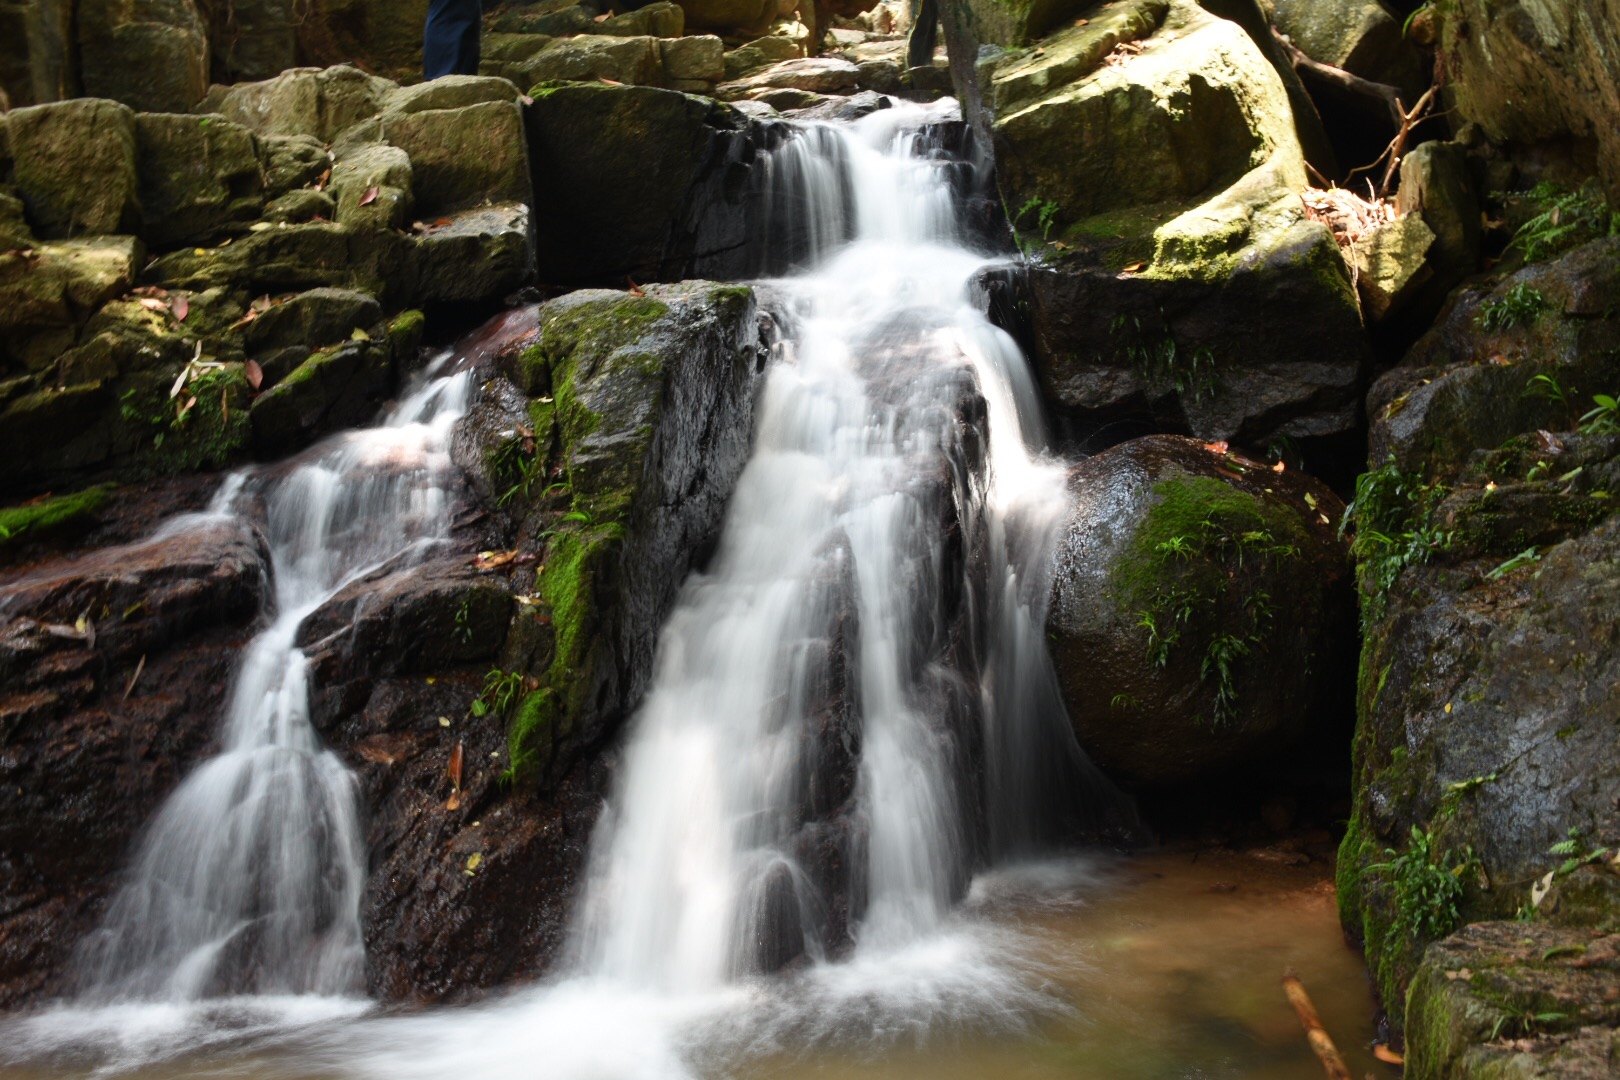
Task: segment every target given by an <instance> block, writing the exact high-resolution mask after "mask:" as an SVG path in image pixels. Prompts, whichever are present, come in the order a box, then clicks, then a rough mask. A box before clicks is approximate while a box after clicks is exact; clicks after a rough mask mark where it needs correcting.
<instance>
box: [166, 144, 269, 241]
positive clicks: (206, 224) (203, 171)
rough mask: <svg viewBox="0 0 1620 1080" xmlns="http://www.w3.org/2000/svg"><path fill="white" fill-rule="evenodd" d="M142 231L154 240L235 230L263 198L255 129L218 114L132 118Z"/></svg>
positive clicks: (200, 237)
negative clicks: (141, 209) (141, 211)
mask: <svg viewBox="0 0 1620 1080" xmlns="http://www.w3.org/2000/svg"><path fill="white" fill-rule="evenodd" d="M135 147H136V161H137V167H138V170H139V174H140V197H141V206H142V208H143V210H144V217H145V222H144V224H143V226H142V233H143V235H144V237H145V239H146V241H147V242H148V243H149V244H151V245H153V246H154V247H158V248H164V247H171V246H175V245H180V244H202V243H208V242H211V241H213V240H215V239H217V238H218V237H219V236H221V235H224V234H227V233H230V232H236V231H240V230H243V229H245V228H246V226H247V224H248V223H249V222H251V221H253V220H254V219H255V218H257V217H258V216H259V211H260V210H261V209H262V208H263V206H264V201H263V189H264V172H263V169H262V168H261V166H260V164H259V156H258V146H257V144H256V143H255V141H254V138H253V135H252V133H251V132H249V131H248V130H247V129H246V128H244V127H242V126H241V125H239V124H233V123H231V122H230V121H228V120H226V119H225V118H224V117H222V116H193V115H188V114H171V113H142V114H140V115H138V116H137V117H136V118H135Z"/></svg>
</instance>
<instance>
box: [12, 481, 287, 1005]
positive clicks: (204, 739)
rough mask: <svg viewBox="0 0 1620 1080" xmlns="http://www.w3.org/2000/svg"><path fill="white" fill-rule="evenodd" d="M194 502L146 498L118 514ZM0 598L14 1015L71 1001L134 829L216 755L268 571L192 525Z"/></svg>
mask: <svg viewBox="0 0 1620 1080" xmlns="http://www.w3.org/2000/svg"><path fill="white" fill-rule="evenodd" d="M192 488H193V489H195V485H192ZM199 496H201V497H202V498H206V491H205V490H187V489H185V488H180V489H166V488H157V489H153V490H151V491H150V492H147V493H135V494H134V495H133V497H132V498H129V499H124V500H123V503H124V506H123V508H122V509H121V510H120V512H121V513H130V514H134V515H144V516H149V517H150V516H161V515H162V514H164V513H167V512H169V511H171V510H173V509H175V508H177V507H183V506H184V505H185V504H186V503H187V502H193V503H194V502H195V501H196V499H197V498H198V497H199ZM115 501H117V500H115ZM131 503H135V504H137V505H130V504H131ZM103 512H104V513H107V514H111V513H112V512H113V511H112V508H111V507H110V506H109V507H106V508H104V511H103ZM0 593H4V595H5V597H6V600H5V602H4V604H3V605H0V687H4V689H3V690H0V782H3V783H4V784H5V790H6V792H7V810H6V814H5V816H4V821H3V822H0V1003H3V1004H5V1005H7V1006H15V1005H20V1004H23V1003H25V1002H38V1001H41V1000H44V999H46V998H48V997H54V996H62V995H65V994H66V993H67V992H69V991H70V990H71V989H72V987H71V986H70V985H69V980H70V978H71V976H72V972H73V964H72V950H73V948H74V946H75V945H76V944H77V943H78V942H79V941H81V940H83V938H84V937H85V935H87V934H88V933H89V932H90V931H92V930H93V929H94V928H95V925H96V921H97V919H98V916H99V914H100V912H101V910H102V907H103V905H104V904H105V902H106V899H107V897H108V895H109V893H110V891H111V890H112V888H113V887H114V886H115V885H116V883H117V875H118V872H119V868H120V867H121V866H122V865H123V862H124V859H125V856H126V854H127V852H128V851H129V848H130V846H131V844H132V843H133V842H134V840H135V838H136V835H137V831H138V830H139V828H140V826H141V824H142V823H143V822H144V821H146V820H147V818H148V817H149V816H150V815H151V814H152V813H153V812H154V811H155V810H156V809H157V807H158V805H159V804H160V803H161V801H162V799H163V798H164V796H166V795H167V794H168V793H169V792H170V791H171V790H172V789H173V788H174V787H175V785H176V784H178V783H179V780H180V778H181V776H182V774H183V773H184V772H185V770H186V769H187V768H188V767H189V766H190V765H191V764H192V763H193V762H195V761H196V760H198V759H199V758H200V757H201V756H202V755H203V754H204V753H205V752H206V751H207V750H208V748H209V747H210V746H211V744H212V743H213V739H214V732H215V728H216V725H217V723H218V719H219V712H220V710H221V709H222V708H223V706H224V701H225V696H226V693H227V691H228V689H229V687H230V684H231V673H232V671H233V669H234V666H235V663H236V660H237V657H238V656H239V655H240V650H241V646H242V644H243V643H244V642H245V641H246V639H247V638H248V636H249V635H250V633H251V631H252V629H253V627H254V626H255V625H256V624H257V622H258V619H259V615H260V611H261V610H262V605H263V604H264V603H265V601H266V600H267V599H268V594H269V570H268V566H267V553H266V551H265V547H264V541H263V539H262V538H261V537H260V536H259V535H258V533H257V532H256V531H255V530H253V529H252V528H251V527H249V526H248V525H246V524H245V523H242V522H235V521H228V520H225V519H221V518H207V519H200V520H199V519H193V523H192V524H191V525H189V526H187V527H184V528H179V529H175V530H172V531H169V532H168V533H166V534H164V535H160V536H152V537H150V538H148V539H145V540H140V541H136V542H133V543H129V544H126V545H122V546H114V547H107V548H102V549H99V550H96V551H92V552H89V553H82V552H74V553H72V554H69V555H60V554H53V555H52V556H51V557H50V558H48V559H47V560H46V561H44V562H43V563H36V564H34V565H32V566H30V567H27V568H24V569H20V570H3V571H0Z"/></svg>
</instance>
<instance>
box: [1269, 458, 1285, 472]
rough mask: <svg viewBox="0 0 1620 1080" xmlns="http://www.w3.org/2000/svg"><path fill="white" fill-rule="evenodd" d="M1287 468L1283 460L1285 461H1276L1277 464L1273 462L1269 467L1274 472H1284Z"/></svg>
mask: <svg viewBox="0 0 1620 1080" xmlns="http://www.w3.org/2000/svg"><path fill="white" fill-rule="evenodd" d="M1287 469H1288V463H1287V462H1285V461H1279V462H1277V464H1275V465H1273V466H1272V467H1271V471H1272V472H1275V473H1280V472H1285V471H1287Z"/></svg>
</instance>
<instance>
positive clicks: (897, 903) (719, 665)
mask: <svg viewBox="0 0 1620 1080" xmlns="http://www.w3.org/2000/svg"><path fill="white" fill-rule="evenodd" d="M935 115H936V114H931V113H929V112H927V111H923V110H914V109H904V110H894V111H891V112H883V113H878V114H876V115H874V116H872V117H869V118H867V119H866V120H864V121H862V122H860V123H859V124H857V125H854V126H853V127H848V128H838V127H816V128H811V129H808V130H807V131H805V132H803V134H802V136H801V137H799V138H795V139H792V140H790V141H788V142H787V143H786V144H785V145H784V146H782V147H780V148H779V149H778V150H777V151H776V152H775V154H774V156H773V158H772V159H771V160H770V161H768V162H767V164H766V167H767V170H768V178H769V181H770V184H771V192H770V194H771V198H770V201H769V203H768V206H767V220H766V223H765V230H764V231H765V232H766V233H767V234H770V233H772V232H774V231H776V229H773V226H776V227H777V228H780V227H781V226H782V225H783V224H786V225H787V226H788V227H789V228H790V229H791V230H792V231H793V232H794V234H795V235H796V237H797V239H798V241H799V248H800V250H802V253H803V256H804V257H805V259H806V261H807V263H808V264H809V266H810V267H811V269H810V271H809V272H807V273H804V274H801V275H799V276H796V277H792V278H789V279H786V280H785V281H783V282H782V283H780V287H781V289H782V290H783V292H784V293H785V295H786V296H787V297H788V299H789V302H790V304H791V306H792V308H793V312H794V314H795V316H796V319H797V322H798V325H797V327H796V328H794V330H793V331H792V334H791V336H792V337H793V339H794V341H795V344H796V348H794V349H793V350H792V352H791V354H790V355H789V356H788V357H787V358H786V359H785V360H783V361H782V362H780V363H778V364H777V366H776V367H775V368H774V369H773V371H772V372H771V374H770V376H769V379H768V382H767V384H766V387H765V390H764V398H763V401H762V403H761V407H760V414H759V423H758V431H757V436H756V445H755V449H754V453H753V457H752V459H751V461H750V463H749V465H748V467H747V469H746V470H745V471H744V473H743V476H742V478H741V480H740V481H739V483H738V487H737V490H736V493H735V495H734V496H733V498H732V502H731V505H730V507H729V510H728V514H727V519H726V525H725V531H724V534H723V536H722V539H721V542H720V547H719V550H718V553H717V555H716V556H715V558H714V560H713V563H712V565H711V567H710V569H709V570H708V572H707V573H704V574H701V575H698V576H697V577H695V578H694V580H693V581H692V582H691V583H690V584H689V586H688V588H687V590H686V592H685V594H684V596H683V599H682V602H681V604H680V606H679V608H678V610H677V611H676V613H675V614H674V616H673V617H672V619H671V620H670V623H669V625H668V627H667V628H666V630H665V633H664V635H663V637H662V639H661V651H660V659H659V666H658V669H657V672H656V674H655V678H654V680H653V683H652V687H651V690H650V691H649V693H648V696H647V700H646V702H645V704H644V705H643V707H642V709H641V712H640V715H639V717H638V718H637V720H636V721H635V727H634V730H633V732H632V734H631V736H630V741H629V746H628V749H627V750H626V754H625V762H624V765H623V767H622V775H621V777H620V779H619V782H618V784H617V787H616V790H615V794H614V796H613V798H612V799H611V800H610V804H609V812H608V814H607V816H606V818H605V819H604V822H603V824H602V825H601V827H600V830H599V833H598V835H597V837H596V839H595V847H594V856H593V860H592V867H591V872H590V876H589V884H588V886H587V888H586V891H585V896H584V901H583V904H582V907H581V912H580V917H579V920H578V927H577V933H576V940H575V944H576V946H577V955H576V957H575V964H576V966H577V968H578V970H580V971H581V972H582V973H587V974H591V975H596V976H603V977H607V978H611V979H617V980H623V981H625V982H628V983H631V984H634V985H637V986H644V987H652V988H658V989H662V990H669V991H696V990H706V989H712V988H714V987H716V986H719V985H721V984H723V983H724V982H725V981H726V980H727V979H730V978H733V977H735V976H736V975H738V974H741V973H747V972H750V971H758V970H761V969H766V970H768V969H771V968H775V967H780V966H781V965H782V964H783V963H785V962H787V961H789V960H792V959H793V958H795V957H797V956H800V955H807V956H809V957H811V958H822V957H824V956H826V955H828V954H829V953H830V952H832V951H834V950H835V949H837V948H838V947H839V946H840V945H841V944H842V943H843V939H845V938H851V939H853V940H854V941H855V942H857V943H858V945H859V946H860V947H861V948H863V949H871V948H877V949H882V948H893V947H896V946H898V945H901V944H903V943H905V942H908V941H911V940H915V939H916V938H918V937H919V936H922V935H926V934H928V933H929V932H931V931H933V930H934V929H936V928H937V927H938V926H939V924H940V922H941V920H942V919H943V918H944V917H945V916H946V914H947V913H948V912H949V910H950V908H951V906H952V904H953V903H954V902H955V901H956V900H957V899H958V898H959V897H960V896H961V894H962V891H963V890H964V888H965V885H966V881H967V878H968V875H969V873H970V872H971V871H972V870H973V869H974V868H975V867H976V866H978V865H982V864H983V863H984V862H985V861H986V859H987V858H988V857H991V856H1005V855H1008V854H1013V853H1016V852H1018V851H1019V850H1021V849H1027V848H1028V847H1029V846H1030V845H1031V844H1032V843H1033V842H1034V841H1035V840H1037V839H1038V832H1039V824H1040V822H1041V821H1042V820H1043V818H1049V814H1050V812H1051V811H1052V810H1054V809H1056V808H1055V807H1054V806H1053V805H1052V801H1055V800H1053V799H1051V798H1049V797H1056V799H1057V800H1060V799H1061V796H1062V794H1063V791H1062V789H1063V788H1064V787H1067V789H1068V791H1069V793H1071V794H1077V793H1083V792H1085V791H1088V790H1093V791H1094V790H1096V789H1095V788H1094V787H1093V786H1092V785H1091V781H1092V780H1093V777H1091V776H1089V775H1087V774H1086V773H1085V772H1084V768H1085V766H1084V762H1083V759H1081V757H1080V755H1079V752H1078V749H1077V748H1076V747H1075V745H1074V740H1073V737H1072V735H1071V734H1070V733H1069V731H1068V728H1067V721H1066V718H1065V716H1064V714H1063V711H1062V706H1061V704H1060V703H1059V702H1058V699H1057V695H1056V692H1055V689H1053V686H1054V684H1053V680H1052V675H1051V672H1050V669H1049V662H1048V661H1047V659H1046V654H1045V646H1044V642H1043V641H1042V639H1041V634H1040V625H1041V619H1042V617H1043V616H1044V608H1043V607H1042V600H1041V597H1042V595H1043V592H1044V586H1045V579H1044V577H1043V576H1042V572H1043V571H1042V568H1043V566H1044V564H1045V561H1046V556H1047V555H1048V553H1049V548H1048V546H1047V545H1048V544H1049V543H1050V539H1051V537H1052V535H1053V530H1054V528H1055V525H1056V522H1057V520H1058V518H1059V517H1060V516H1061V514H1062V512H1063V509H1064V505H1065V503H1064V494H1063V492H1064V483H1063V475H1062V468H1061V466H1059V465H1057V464H1055V463H1049V462H1046V461H1043V460H1042V459H1041V458H1039V456H1038V455H1037V454H1036V452H1035V451H1034V450H1032V445H1038V444H1039V434H1038V433H1039V420H1038V411H1037V408H1038V406H1037V402H1036V398H1035V392H1034V388H1033V386H1032V385H1031V384H1030V380H1029V377H1028V374H1027V372H1026V369H1025V367H1024V363H1023V359H1022V357H1021V355H1020V354H1019V352H1018V349H1017V347H1016V345H1015V344H1014V343H1013V342H1012V341H1011V339H1010V338H1008V337H1007V336H1006V335H1005V334H1004V333H1002V332H1001V331H999V330H997V329H996V328H995V327H993V326H991V325H990V324H989V323H988V322H987V321H986V320H985V318H984V316H983V314H982V313H981V310H980V307H979V306H977V305H976V304H975V303H974V299H975V298H974V297H973V296H971V295H970V289H969V281H970V279H971V278H972V277H973V275H974V272H975V271H976V270H977V269H979V268H980V267H981V266H982V265H983V263H984V259H983V257H982V256H977V255H975V254H973V253H971V252H969V251H967V250H965V249H964V247H963V244H962V240H961V236H960V233H959V231H958V226H957V208H958V199H957V197H956V193H955V192H954V191H953V190H952V186H951V183H950V176H949V169H950V168H952V167H953V166H952V163H951V162H949V161H948V160H946V159H944V158H943V157H942V156H941V155H936V154H933V153H930V149H931V147H930V143H929V140H928V128H927V126H926V123H927V121H929V120H930V119H933V118H935ZM846 237H849V238H851V239H849V241H848V242H847V243H846V242H845V238H846ZM986 435H988V439H987V440H985V436H986ZM981 441H985V442H987V445H981ZM1054 780H1056V781H1059V783H1056V784H1054V783H1053V782H1052V781H1054Z"/></svg>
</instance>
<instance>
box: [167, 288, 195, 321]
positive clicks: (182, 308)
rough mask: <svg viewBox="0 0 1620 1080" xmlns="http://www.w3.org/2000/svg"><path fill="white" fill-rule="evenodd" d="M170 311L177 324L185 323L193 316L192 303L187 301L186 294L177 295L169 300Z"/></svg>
mask: <svg viewBox="0 0 1620 1080" xmlns="http://www.w3.org/2000/svg"><path fill="white" fill-rule="evenodd" d="M169 311H170V313H172V314H173V315H174V319H175V321H176V322H185V321H186V316H187V315H190V314H191V301H190V300H187V299H186V295H185V293H175V294H174V295H173V296H171V297H170V298H169Z"/></svg>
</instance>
